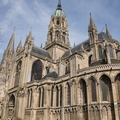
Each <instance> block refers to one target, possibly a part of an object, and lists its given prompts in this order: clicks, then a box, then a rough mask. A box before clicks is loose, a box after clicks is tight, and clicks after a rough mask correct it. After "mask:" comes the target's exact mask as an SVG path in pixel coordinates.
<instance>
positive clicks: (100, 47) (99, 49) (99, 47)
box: [98, 46, 103, 59]
mask: <svg viewBox="0 0 120 120" xmlns="http://www.w3.org/2000/svg"><path fill="white" fill-rule="evenodd" d="M98 53H99V59H102V58H103V55H102V46H98Z"/></svg>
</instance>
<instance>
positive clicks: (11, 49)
mask: <svg viewBox="0 0 120 120" xmlns="http://www.w3.org/2000/svg"><path fill="white" fill-rule="evenodd" d="M14 40H15V30H14V32H13V33H12V36H11V39H10V41H9V44H8V46H7V49H6V51H12V52H14Z"/></svg>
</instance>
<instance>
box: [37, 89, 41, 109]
mask: <svg viewBox="0 0 120 120" xmlns="http://www.w3.org/2000/svg"><path fill="white" fill-rule="evenodd" d="M38 92H39V98H38V107H40V106H41V88H39V90H38Z"/></svg>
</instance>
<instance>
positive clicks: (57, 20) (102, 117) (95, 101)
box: [0, 0, 120, 120]
mask: <svg viewBox="0 0 120 120" xmlns="http://www.w3.org/2000/svg"><path fill="white" fill-rule="evenodd" d="M88 36H89V38H88V40H86V41H84V42H83V43H81V44H79V45H76V46H74V47H73V48H71V47H70V41H69V32H68V24H67V19H66V15H65V13H64V12H63V10H62V7H61V2H60V0H59V1H58V5H57V9H56V10H55V12H54V14H53V15H52V16H51V20H50V24H49V27H48V35H47V41H46V44H45V47H44V48H42V47H36V46H34V39H33V37H32V30H30V32H29V35H28V36H27V38H26V41H25V43H24V46H22V43H21V41H20V43H19V45H18V47H17V49H16V50H14V33H13V34H12V37H11V39H10V42H9V44H8V46H7V48H6V50H5V52H4V55H3V59H2V61H1V64H0V116H1V117H2V118H3V119H5V118H12V119H13V118H14V119H15V118H19V119H21V120H120V44H119V42H118V41H117V40H115V39H114V38H112V36H111V34H110V32H109V30H108V28H107V26H106V32H100V33H98V31H97V27H96V25H95V24H94V21H93V19H92V16H91V14H90V23H89V27H88Z"/></svg>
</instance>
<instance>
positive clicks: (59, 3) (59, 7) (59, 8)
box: [57, 0, 62, 10]
mask: <svg viewBox="0 0 120 120" xmlns="http://www.w3.org/2000/svg"><path fill="white" fill-rule="evenodd" d="M61 7H62V6H61V0H58V5H57V10H62V8H61Z"/></svg>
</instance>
